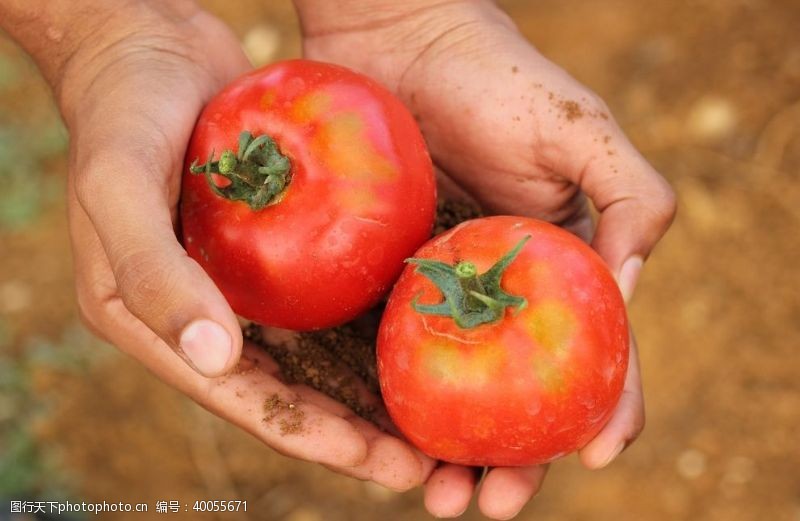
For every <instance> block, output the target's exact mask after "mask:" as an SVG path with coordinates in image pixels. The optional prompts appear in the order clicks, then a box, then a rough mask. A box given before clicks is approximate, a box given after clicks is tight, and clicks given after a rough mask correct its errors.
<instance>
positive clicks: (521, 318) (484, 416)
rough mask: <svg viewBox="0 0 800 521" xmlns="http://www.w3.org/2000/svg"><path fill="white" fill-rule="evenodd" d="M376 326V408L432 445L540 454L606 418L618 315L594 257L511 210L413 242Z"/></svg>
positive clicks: (490, 457) (470, 456) (439, 453)
mask: <svg viewBox="0 0 800 521" xmlns="http://www.w3.org/2000/svg"><path fill="white" fill-rule="evenodd" d="M416 256H417V257H418V258H417V259H410V263H411V265H409V266H408V267H406V269H405V271H404V272H403V274H402V275H401V276H400V280H399V281H398V282H397V284H396V285H395V287H394V289H393V290H392V294H391V296H390V297H389V303H388V305H387V307H386V311H385V313H384V315H383V318H382V321H381V326H380V331H379V335H378V353H377V355H378V374H379V377H380V383H381V390H382V393H383V399H384V401H385V403H386V406H387V409H388V411H389V414H390V415H391V417H392V419H393V420H394V422H395V423H396V425H397V426H398V428H399V429H400V430H401V431H402V432H403V434H404V435H405V436H406V437H407V438H408V439H409V440H410V441H411V442H412V443H414V444H415V445H416V446H417V447H419V448H420V449H421V450H422V451H424V452H426V453H427V454H429V455H430V456H433V457H435V458H438V459H441V460H445V461H450V462H453V463H459V464H463V465H491V466H499V465H502V466H515V465H534V464H539V463H544V462H547V461H552V460H553V459H556V458H558V457H560V456H562V455H564V454H567V453H569V452H572V451H575V450H577V449H579V448H581V447H582V446H583V445H585V444H586V443H587V442H588V441H589V440H591V439H592V438H593V437H594V436H595V435H596V434H597V433H598V432H599V430H600V429H601V428H602V426H603V425H604V424H605V423H606V422H607V421H608V419H609V417H610V415H611V413H612V411H613V409H614V407H615V405H616V403H617V401H618V400H619V396H620V394H621V392H622V385H623V381H624V378H625V372H626V369H627V366H628V322H627V317H626V313H625V305H624V302H623V300H622V296H621V295H620V292H619V289H618V288H617V285H616V284H615V282H614V279H613V278H612V276H611V274H610V273H609V271H608V269H607V268H606V266H605V264H604V262H603V261H602V260H601V259H600V257H599V256H598V255H597V254H596V253H595V252H594V251H593V250H592V249H591V248H589V246H587V245H586V244H584V243H583V242H581V241H580V240H579V239H578V238H577V237H575V236H573V235H571V234H570V233H568V232H566V231H564V230H562V229H560V228H558V227H556V226H553V225H551V224H548V223H544V222H541V221H536V220H533V219H528V218H522V217H488V218H483V219H477V220H473V221H467V222H465V223H463V224H461V225H460V226H457V227H456V228H454V229H452V230H449V231H447V232H445V233H443V234H441V235H439V236H437V237H435V238H434V239H432V240H431V241H430V242H428V243H427V244H425V245H424V246H423V247H422V248H421V249H420V250H419V251H418V252H417V254H416Z"/></svg>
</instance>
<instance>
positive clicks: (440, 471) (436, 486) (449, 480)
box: [424, 463, 476, 518]
mask: <svg viewBox="0 0 800 521" xmlns="http://www.w3.org/2000/svg"><path fill="white" fill-rule="evenodd" d="M475 479H476V478H475V473H474V472H473V471H472V469H471V468H469V467H462V466H460V465H453V464H450V463H445V464H443V465H442V466H441V467H439V468H437V469H435V470H434V471H433V473H432V474H431V475H430V477H429V478H428V481H427V482H426V483H425V493H424V502H425V509H426V510H427V511H428V512H429V513H430V514H431V515H432V516H434V517H438V518H454V517H459V516H460V515H462V514H463V513H464V512H466V510H467V508H469V503H470V500H471V499H472V493H473V491H474V489H475Z"/></svg>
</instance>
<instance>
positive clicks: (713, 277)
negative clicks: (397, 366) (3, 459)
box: [0, 0, 800, 521]
mask: <svg viewBox="0 0 800 521" xmlns="http://www.w3.org/2000/svg"><path fill="white" fill-rule="evenodd" d="M202 3H204V4H205V5H207V6H209V7H210V8H211V9H212V10H214V12H215V13H217V14H218V15H219V16H221V17H223V18H224V19H225V20H226V21H227V22H228V23H230V24H231V25H232V27H233V28H234V30H236V31H237V33H238V34H239V35H240V36H241V37H242V39H243V40H244V41H245V42H248V45H251V46H255V47H259V46H260V47H259V48H260V51H258V52H255V51H253V50H252V49H251V53H252V54H254V55H260V56H267V57H268V58H269V59H274V58H279V57H288V56H297V55H299V52H300V47H299V38H298V36H297V23H296V20H295V19H294V18H293V15H292V7H291V4H290V2H288V1H281V2H263V1H260V0H241V1H237V2H227V1H226V2H223V1H221V0H219V1H216V0H206V1H204V2H202ZM501 3H502V5H504V7H505V8H506V9H507V10H508V11H509V13H510V14H511V16H512V17H513V18H514V20H515V21H516V23H517V24H518V26H519V27H520V30H521V31H523V32H524V33H525V34H526V35H527V36H528V37H529V38H530V39H531V40H532V41H533V42H534V43H535V44H536V46H537V48H539V49H540V50H541V51H542V52H543V53H544V54H545V55H546V56H548V57H549V58H550V59H552V60H553V61H555V62H556V63H558V64H559V65H561V66H562V67H564V68H565V69H566V70H568V71H569V72H570V73H571V74H573V75H574V76H575V77H577V78H578V79H579V80H580V81H582V82H583V83H585V84H587V85H589V86H590V87H591V88H592V89H593V90H595V91H596V92H597V93H598V94H599V95H600V96H601V97H602V98H603V99H604V100H606V102H607V103H608V105H609V107H610V109H611V113H612V114H613V115H614V118H615V119H616V120H617V121H618V122H619V123H620V125H621V126H622V127H623V128H624V130H625V131H626V133H627V134H628V136H629V137H630V138H631V140H632V142H633V144H634V145H635V146H636V147H637V148H638V149H639V150H641V151H642V153H643V154H644V155H645V156H646V157H647V159H648V160H649V161H650V162H651V163H652V164H653V165H654V166H655V167H656V168H657V169H658V170H659V171H660V172H661V173H662V174H663V175H664V176H665V177H666V178H667V179H668V180H669V181H670V183H671V184H672V185H673V187H674V188H675V190H676V192H677V194H678V198H679V201H680V209H679V214H678V217H677V219H676V221H675V224H674V225H673V227H672V229H671V231H670V233H669V234H668V235H667V236H666V237H665V238H664V240H663V241H662V242H661V243H660V245H659V247H658V248H657V250H656V251H655V253H654V254H653V256H652V258H651V259H649V260H648V262H647V266H646V269H645V270H644V272H643V275H642V280H641V281H640V284H639V287H638V290H637V294H636V296H635V298H634V300H633V302H632V303H631V306H630V315H631V320H632V323H633V325H634V328H635V331H636V334H637V339H638V342H639V346H640V357H641V366H642V376H643V380H644V383H645V397H646V402H647V410H648V426H647V428H646V430H645V432H644V433H643V435H642V436H641V438H640V439H639V440H638V441H637V442H636V443H635V444H633V445H632V446H631V447H630V448H629V449H628V450H626V452H625V453H624V454H623V455H622V456H621V457H620V458H619V460H618V461H617V462H615V463H614V464H613V465H612V466H610V467H609V468H608V469H605V470H603V471H599V472H588V471H586V470H584V469H582V468H581V467H580V465H578V463H577V462H576V460H575V458H567V459H565V460H564V461H560V462H558V463H556V464H553V465H552V466H551V469H550V472H549V475H548V478H547V480H546V482H545V484H544V487H543V489H542V491H541V493H540V494H539V495H538V496H537V497H536V499H535V500H534V501H533V502H531V504H530V505H529V506H527V507H526V508H525V510H523V512H522V513H521V514H520V516H519V518H518V519H522V520H526V519H536V520H538V521H555V520H563V519H572V520H579V521H602V520H609V519H613V520H615V521H628V520H630V521H634V520H635V521H640V520H648V521H675V520H677V521H689V520H691V521H695V520H699V521H706V520H707V521H761V520H764V519H768V520H771V521H772V520H775V521H798V520H800V495H799V493H798V491H800V471H799V470H798V469H800V445H798V443H797V433H798V432H800V414H798V411H800V379H798V378H797V375H798V374H800V356H798V353H797V346H798V345H800V320H798V317H800V295H799V294H798V288H800V270H798V269H797V259H798V258H800V239H799V238H798V234H797V229H798V225H800V211H798V208H800V178H798V174H797V173H798V172H800V42H798V39H797V27H800V4H798V3H797V2H795V1H793V0H783V1H781V0H747V1H745V0H741V1H738V0H737V1H734V0H706V1H703V2H696V1H691V0H676V1H670V2H667V1H660V2H639V1H635V0H609V1H607V2H590V1H587V0H566V1H565V0H543V1H540V2H527V1H523V0H513V1H512V0H508V1H503V2H501ZM254 42H255V43H254ZM259 52H260V54H259ZM0 57H2V58H3V59H4V60H6V62H7V63H12V64H14V66H15V67H16V68H17V70H18V73H17V74H18V76H19V78H18V79H17V80H16V83H15V84H14V85H10V86H9V83H8V80H7V77H0V80H3V81H0V89H2V90H0V128H1V129H2V130H5V131H7V132H11V133H16V134H20V135H21V134H23V133H24V132H26V129H30V128H34V129H35V128H38V126H40V125H48V124H50V123H49V122H50V121H52V119H53V118H54V117H55V110H54V108H53V105H52V102H51V101H50V98H49V94H48V93H47V91H46V89H45V87H44V85H43V83H42V81H41V80H40V79H39V77H38V76H37V75H36V73H35V70H34V68H33V67H32V66H31V65H30V64H29V62H27V61H25V59H24V58H22V54H21V53H20V51H19V50H18V49H16V48H15V47H13V45H11V44H9V43H8V42H7V41H5V40H3V39H2V38H1V37H0ZM2 67H3V64H2V63H0V76H1V75H2V71H3V70H6V69H4V68H2ZM4 82H5V83H4ZM554 101H555V102H556V103H557V102H558V100H554ZM575 101H576V102H577V103H579V104H582V101H581V100H575ZM554 110H558V109H557V107H554ZM565 117H566V116H565ZM32 134H35V133H32ZM42 168H43V169H44V174H43V175H44V177H45V178H47V179H52V180H56V181H57V180H59V179H62V178H63V175H64V172H65V170H66V154H65V153H63V152H62V153H60V154H56V155H54V157H51V158H49V159H47V160H46V161H44V162H43V165H42ZM56 186H59V185H58V184H56ZM52 201H55V202H52ZM64 215H65V209H64V206H63V204H62V203H60V202H58V198H55V199H53V200H51V202H47V204H45V205H44V206H43V209H42V211H41V212H40V214H39V216H38V217H37V218H36V219H35V220H33V221H31V222H30V223H29V224H27V225H26V226H25V227H23V228H19V229H16V230H11V229H2V230H0V314H2V315H0V318H1V319H2V320H1V322H2V323H0V329H2V330H3V331H0V342H3V344H4V345H3V347H2V349H3V351H4V352H5V353H6V354H9V353H10V354H11V355H12V356H15V357H21V356H23V355H25V353H27V352H28V351H30V350H31V349H33V347H32V346H36V345H39V344H41V343H42V342H49V343H50V344H52V345H54V346H56V347H57V348H58V349H60V350H62V351H77V349H76V348H77V347H79V346H78V344H80V345H84V344H85V345H88V346H91V350H90V351H89V355H87V356H89V358H90V362H91V363H89V364H88V365H87V366H86V367H85V368H84V369H83V370H82V372H79V373H75V372H65V371H63V370H60V369H53V368H52V367H50V366H48V365H46V364H44V363H39V362H37V363H35V364H32V365H31V366H30V367H29V368H28V369H27V372H26V373H25V374H24V377H25V378H26V379H28V380H29V381H30V386H31V387H30V389H31V391H30V392H31V394H32V397H33V399H34V400H35V401H36V402H38V403H42V404H47V405H48V407H46V408H42V410H41V411H40V412H38V413H37V414H36V415H34V416H32V417H31V419H30V427H31V429H32V431H33V432H34V434H35V436H36V439H37V440H38V442H39V443H40V445H41V446H42V447H46V448H47V449H48V450H50V451H52V452H53V453H54V454H55V455H56V456H58V458H57V460H58V461H59V462H60V463H59V465H58V469H59V470H58V472H61V473H63V474H65V475H67V476H69V481H71V483H73V487H74V489H75V494H76V495H77V497H80V498H82V499H85V500H87V501H104V500H105V501H145V502H149V503H150V504H151V505H153V504H155V502H156V501H159V500H178V501H181V502H188V503H191V502H193V501H195V500H198V499H229V498H230V499H241V500H247V501H248V512H247V514H246V515H243V514H240V515H237V516H231V515H228V514H225V515H214V514H206V515H203V516H192V515H190V514H184V513H179V514H174V515H173V514H171V515H170V516H177V517H183V518H186V519H196V518H198V517H199V518H201V519H214V518H220V519H236V520H239V519H257V520H262V519H263V520H290V521H315V520H322V519H325V520H332V521H338V520H348V521H349V520H358V519H387V520H400V521H404V520H418V519H424V518H426V515H425V514H424V509H423V506H422V495H421V492H420V491H413V492H410V493H407V494H396V493H393V492H389V491H386V490H384V489H382V488H380V487H377V486H374V485H371V484H369V483H362V482H359V481H356V480H353V479H350V478H346V477H342V476H338V475H335V474H333V473H331V472H330V471H328V470H326V469H324V468H322V467H320V466H317V465H313V464H307V463H303V462H299V461H296V460H293V459H289V458H285V457H283V456H281V455H279V454H277V453H275V452H273V451H271V450H269V449H267V448H265V447H264V446H263V445H261V444H259V443H258V442H257V441H255V440H254V439H253V438H251V437H250V436H248V435H247V434H245V433H243V432H240V431H238V430H236V429H234V428H232V427H231V426H229V425H227V424H226V423H225V422H223V421H221V420H219V419H217V418H216V417H213V416H212V415H210V414H208V413H206V412H205V411H204V410H202V409H200V408H199V407H198V406H196V405H194V404H193V403H191V402H189V401H188V400H187V399H186V398H185V397H183V396H182V395H181V394H180V393H178V392H176V391H174V390H172V389H170V388H169V387H167V386H166V385H165V384H163V383H162V382H160V381H159V380H157V379H156V378H155V377H153V376H152V375H151V374H149V373H148V372H146V371H145V370H143V369H142V368H141V367H140V366H138V365H137V364H136V363H135V362H133V361H132V360H130V359H128V358H126V357H124V356H122V355H119V354H118V353H117V352H116V351H114V350H113V349H112V348H110V347H107V346H102V345H96V344H91V343H89V342H88V341H86V340H81V338H82V337H78V338H77V339H73V338H72V337H69V336H65V333H64V332H65V331H68V330H69V328H70V327H71V326H72V324H74V323H75V321H76V319H77V318H76V317H77V315H76V311H75V306H74V295H73V291H72V282H71V266H70V261H69V260H68V259H69V244H68V237H67V231H66V223H65V219H64ZM353 334H356V333H353ZM337 341H338V338H337ZM326 342H327V343H326ZM312 343H313V344H315V345H316V344H319V345H330V343H331V342H330V341H329V340H325V339H324V338H322V339H317V340H315V341H314V342H312ZM362 348H363V346H362ZM58 349H56V351H58ZM356 353H358V354H356ZM351 354H352V355H353V356H352V357H353V358H357V359H358V360H359V361H360V360H362V359H361V358H360V357H362V356H366V355H365V354H364V353H363V352H360V351H358V350H355V351H352V353H351ZM333 358H335V359H336V361H337V363H341V364H342V366H343V367H344V368H345V369H347V370H349V371H350V372H351V373H352V374H353V378H357V375H359V376H361V377H362V378H364V379H365V380H366V381H367V382H369V380H370V375H369V373H368V372H363V373H358V372H357V364H355V367H356V369H354V364H353V363H352V362H353V360H350V361H349V363H348V362H347V361H346V360H345V359H346V358H347V356H345V357H343V358H342V353H341V352H339V353H338V354H337V355H335V356H334V357H333ZM0 363H2V362H0ZM300 365H301V366H302V364H300ZM312 372H313V371H312ZM320 381H322V380H320ZM367 385H369V384H368V383H367ZM373 385H374V381H373ZM0 398H3V399H5V397H0ZM265 398H268V397H265ZM286 400H287V399H286V397H284V401H285V403H279V402H275V403H273V404H271V405H269V404H265V406H268V407H272V409H271V410H264V411H258V412H257V413H258V414H262V415H263V416H264V417H265V418H269V417H270V415H271V414H273V413H275V416H274V417H272V418H271V419H270V420H268V421H277V422H281V421H285V422H286V423H285V424H283V423H279V425H280V426H281V428H283V427H284V425H285V426H286V429H287V432H286V436H293V435H297V434H294V433H292V432H291V431H292V429H295V428H298V427H297V426H296V424H297V423H298V422H297V421H296V420H297V418H296V417H293V416H292V414H293V413H292V409H291V408H290V407H289V405H291V403H294V402H291V401H286ZM0 402H2V403H0V427H2V426H4V425H6V424H7V423H8V421H9V420H8V418H7V417H6V416H3V414H6V415H7V414H9V412H8V411H9V409H8V408H7V405H6V404H5V402H4V401H3V400H0ZM23 412H24V411H13V410H12V411H11V413H10V414H12V416H11V418H12V420H14V419H16V418H22V416H23ZM26 421H27V420H26ZM300 423H302V422H300ZM4 449H5V447H0V453H2V451H3V450H4ZM52 472H55V471H52ZM43 479H46V476H45V477H44V478H43ZM103 518H104V519H111V520H114V521H116V520H129V519H130V520H139V519H145V518H144V517H142V516H141V515H136V514H116V515H111V514H109V515H107V516H104V517H103ZM464 518H465V519H480V516H479V514H478V513H477V509H476V508H475V506H474V505H473V506H472V507H471V508H470V510H469V511H468V512H467V513H466V514H465V515H464Z"/></svg>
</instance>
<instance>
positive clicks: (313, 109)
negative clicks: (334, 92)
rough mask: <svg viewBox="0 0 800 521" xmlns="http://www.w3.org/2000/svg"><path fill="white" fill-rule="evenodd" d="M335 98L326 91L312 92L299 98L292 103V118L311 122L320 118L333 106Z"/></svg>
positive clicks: (299, 121) (301, 121)
mask: <svg viewBox="0 0 800 521" xmlns="http://www.w3.org/2000/svg"><path fill="white" fill-rule="evenodd" d="M332 103H333V99H332V98H331V96H330V95H329V94H325V93H324V92H310V93H308V94H306V95H305V96H302V97H300V98H298V99H297V100H296V101H295V102H294V104H293V105H292V119H294V120H295V121H297V122H298V123H310V122H312V121H314V120H317V119H319V118H320V117H321V116H323V115H324V114H325V113H326V112H328V111H329V110H330V108H331V104H332Z"/></svg>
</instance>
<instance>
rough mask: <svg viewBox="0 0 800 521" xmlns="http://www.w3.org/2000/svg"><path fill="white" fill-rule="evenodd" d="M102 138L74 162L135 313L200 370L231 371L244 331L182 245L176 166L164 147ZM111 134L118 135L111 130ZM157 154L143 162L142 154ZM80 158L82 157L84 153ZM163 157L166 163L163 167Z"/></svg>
mask: <svg viewBox="0 0 800 521" xmlns="http://www.w3.org/2000/svg"><path fill="white" fill-rule="evenodd" d="M135 128H136V126H135V125H133V126H132V127H131V128H129V129H127V130H126V132H125V139H124V140H120V139H105V140H99V141H96V143H97V144H96V145H95V146H94V147H93V149H92V150H91V153H88V152H85V153H84V154H83V156H82V158H81V157H79V158H78V159H77V160H76V167H75V169H74V170H75V172H74V174H75V175H74V177H75V181H74V182H75V189H76V195H77V199H78V201H79V202H80V205H81V207H82V208H83V209H84V210H85V212H86V214H87V215H88V217H89V218H90V220H91V223H92V226H93V227H94V229H95V230H96V233H97V236H98V237H99V239H100V242H101V243H102V246H103V250H104V252H105V255H106V256H107V258H108V263H109V265H110V266H111V269H112V271H113V274H114V280H115V283H116V287H117V288H118V293H119V296H120V297H121V299H122V301H123V302H124V304H125V306H126V307H127V308H128V310H130V312H131V313H132V314H133V315H134V316H136V317H137V318H138V319H139V320H141V321H142V322H143V323H144V324H145V325H146V326H147V327H148V328H150V329H151V330H152V331H153V332H154V333H156V334H157V335H158V336H159V337H160V338H161V339H162V340H164V341H165V342H166V343H167V344H168V345H169V346H171V347H172V348H173V349H175V350H177V351H178V352H179V353H181V354H182V356H183V357H184V359H185V360H186V361H187V362H188V363H189V364H190V365H191V366H192V367H193V368H195V369H196V370H197V371H198V372H199V373H201V374H203V375H205V376H216V375H220V374H224V373H225V372H227V371H229V370H231V369H232V368H233V367H234V366H235V364H236V362H237V360H238V358H239V355H240V352H241V345H242V339H241V331H240V329H239V326H238V323H237V321H236V317H235V316H234V314H233V312H232V310H231V309H230V306H229V305H228V304H227V302H226V301H225V299H224V297H223V296H222V294H221V293H220V291H219V290H218V289H217V288H216V286H215V285H214V284H213V282H212V281H211V279H210V278H209V277H208V276H207V275H206V274H205V272H204V271H203V270H202V268H201V267H200V266H199V265H198V264H197V263H196V262H195V261H194V260H192V259H190V258H189V257H188V256H187V255H186V252H185V251H184V250H183V248H182V247H181V246H180V244H179V243H178V241H177V239H176V236H175V232H174V230H173V222H172V218H171V214H170V208H171V206H174V203H175V201H170V200H168V195H169V189H168V185H169V181H170V177H171V176H172V177H174V175H176V174H177V173H173V172H169V171H168V170H167V169H170V168H173V167H174V164H173V161H171V160H170V159H169V153H164V152H165V150H164V146H163V144H159V143H155V142H154V141H151V140H150V139H151V138H149V137H147V138H141V139H139V138H137V136H136V132H135ZM108 133H109V134H108V135H112V136H113V135H119V133H116V134H115V132H114V130H113V126H112V129H111V130H109V131H108ZM144 150H147V151H148V153H149V154H152V155H155V157H156V158H157V159H154V160H153V161H142V157H143V154H142V151H144ZM79 156H80V153H79ZM158 160H161V161H164V162H165V163H166V164H165V165H159V164H158Z"/></svg>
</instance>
